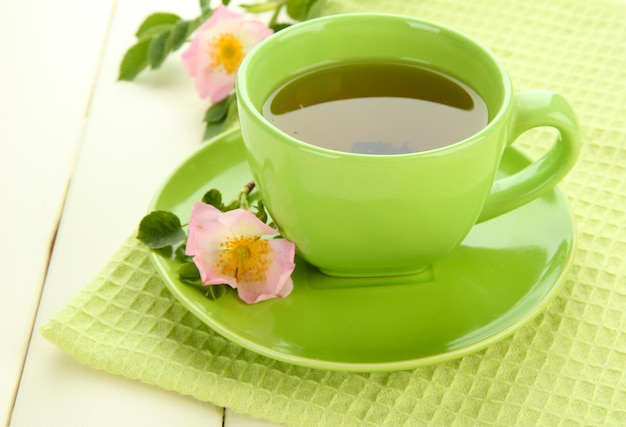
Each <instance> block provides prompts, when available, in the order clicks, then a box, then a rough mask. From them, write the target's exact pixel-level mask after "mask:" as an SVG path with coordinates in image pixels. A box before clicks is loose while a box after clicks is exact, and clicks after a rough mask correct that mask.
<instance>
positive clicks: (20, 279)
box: [0, 0, 112, 422]
mask: <svg viewBox="0 0 626 427" xmlns="http://www.w3.org/2000/svg"><path fill="white" fill-rule="evenodd" d="M111 6H112V1H102V2H97V3H95V4H88V3H85V2H81V1H78V0H59V1H55V2H47V1H43V0H28V1H20V2H6V1H5V2H1V3H0V64H1V67H0V185H1V187H2V209H0V235H2V239H1V240H0V260H1V261H0V278H1V279H0V280H1V282H2V285H3V288H4V292H5V297H4V298H0V324H2V325H3V326H2V328H1V329H0V331H1V332H0V341H1V342H2V347H1V349H2V350H1V355H0V422H3V421H4V422H7V421H8V417H9V414H10V411H11V408H12V405H13V400H14V395H15V392H16V389H17V385H18V383H19V378H20V375H21V371H22V367H23V362H24V357H25V354H26V349H27V347H28V341H29V339H30V335H31V329H32V326H33V322H34V319H35V313H36V310H37V305H38V302H39V297H40V294H41V287H42V285H43V278H44V275H45V273H46V269H47V266H48V259H49V256H50V248H51V245H52V243H53V239H54V236H55V233H56V228H57V224H58V220H59V216H60V212H61V208H62V205H63V202H64V199H65V194H66V188H67V184H68V180H69V177H70V174H71V170H72V167H73V166H72V165H73V160H74V156H75V151H76V147H77V144H78V140H79V137H80V134H81V131H82V123H83V117H84V112H85V109H86V107H87V102H88V99H89V93H90V92H91V87H92V84H93V80H94V75H95V71H96V65H97V62H98V59H99V54H100V46H101V45H102V41H103V38H104V35H105V30H106V26H107V20H108V16H109V11H110V9H111Z"/></svg>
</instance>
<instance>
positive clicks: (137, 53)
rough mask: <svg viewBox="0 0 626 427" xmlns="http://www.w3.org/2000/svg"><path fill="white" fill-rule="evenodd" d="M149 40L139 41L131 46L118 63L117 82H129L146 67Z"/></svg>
mask: <svg viewBox="0 0 626 427" xmlns="http://www.w3.org/2000/svg"><path fill="white" fill-rule="evenodd" d="M149 47H150V40H140V41H139V42H137V43H136V44H134V45H133V46H131V47H130V48H129V49H128V50H127V51H126V54H125V55H124V58H122V62H121V63H120V70H119V75H118V77H117V79H118V80H126V81H131V80H133V79H134V78H135V77H137V74H139V73H140V72H141V71H142V70H143V69H144V68H146V67H147V66H148V49H149Z"/></svg>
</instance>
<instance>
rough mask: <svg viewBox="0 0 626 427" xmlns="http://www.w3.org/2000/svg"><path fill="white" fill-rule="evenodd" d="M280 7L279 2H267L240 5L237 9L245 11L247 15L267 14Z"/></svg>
mask: <svg viewBox="0 0 626 427" xmlns="http://www.w3.org/2000/svg"><path fill="white" fill-rule="evenodd" d="M281 5H282V3H281V2H276V1H268V2H265V3H251V4H240V5H239V7H241V8H242V9H243V10H245V11H246V12H248V13H263V12H269V11H270V10H275V9H276V8H278V7H280V6H281Z"/></svg>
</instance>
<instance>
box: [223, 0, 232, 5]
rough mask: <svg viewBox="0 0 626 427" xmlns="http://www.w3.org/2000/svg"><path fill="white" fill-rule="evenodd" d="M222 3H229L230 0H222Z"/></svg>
mask: <svg viewBox="0 0 626 427" xmlns="http://www.w3.org/2000/svg"><path fill="white" fill-rule="evenodd" d="M222 4H223V5H224V6H228V5H229V4H230V0H222Z"/></svg>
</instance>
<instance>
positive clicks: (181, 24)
mask: <svg viewBox="0 0 626 427" xmlns="http://www.w3.org/2000/svg"><path fill="white" fill-rule="evenodd" d="M190 25H191V21H185V20H182V19H181V20H180V21H178V22H177V23H176V24H174V27H172V29H171V31H170V40H169V44H170V48H171V50H172V51H175V50H178V48H180V47H181V46H182V45H183V43H185V40H187V34H188V32H189V27H190Z"/></svg>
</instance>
